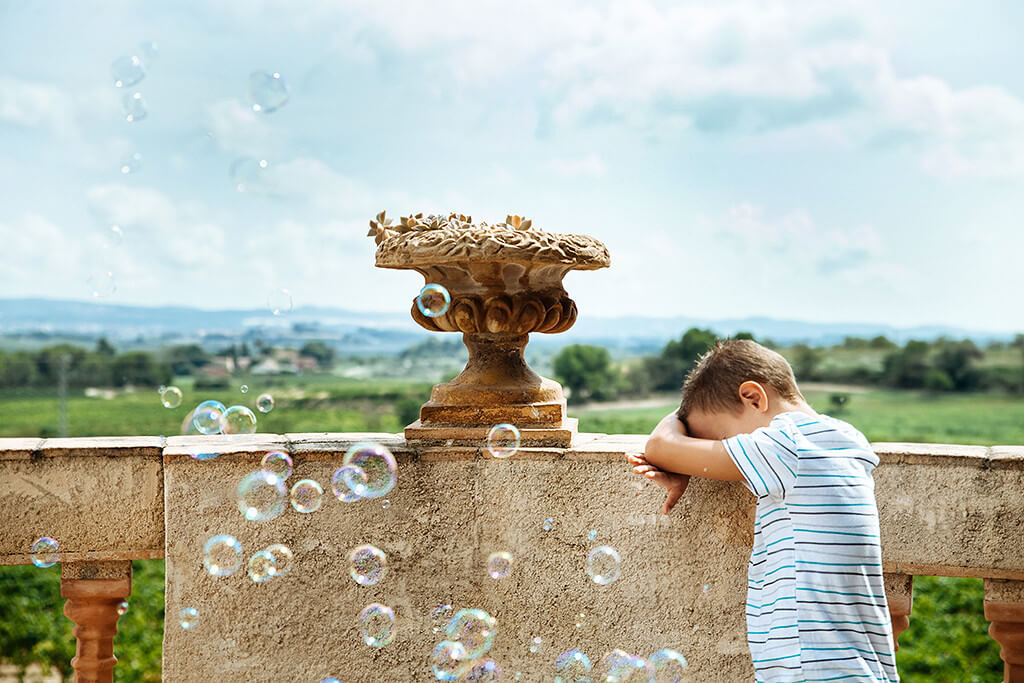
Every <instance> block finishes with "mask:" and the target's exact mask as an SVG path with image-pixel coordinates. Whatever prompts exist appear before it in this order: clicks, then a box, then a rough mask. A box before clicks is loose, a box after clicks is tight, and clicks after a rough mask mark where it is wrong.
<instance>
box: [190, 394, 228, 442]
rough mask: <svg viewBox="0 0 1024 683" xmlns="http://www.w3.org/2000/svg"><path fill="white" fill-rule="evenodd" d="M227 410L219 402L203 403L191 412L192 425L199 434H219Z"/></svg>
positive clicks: (222, 427)
mask: <svg viewBox="0 0 1024 683" xmlns="http://www.w3.org/2000/svg"><path fill="white" fill-rule="evenodd" d="M225 412H227V408H225V407H224V404H223V403H221V402H220V401H203V402H202V403H200V404H199V405H198V406H196V409H195V410H194V411H192V424H193V425H194V426H195V428H196V431H197V432H199V433H200V434H219V433H220V431H221V430H222V429H224V413H225Z"/></svg>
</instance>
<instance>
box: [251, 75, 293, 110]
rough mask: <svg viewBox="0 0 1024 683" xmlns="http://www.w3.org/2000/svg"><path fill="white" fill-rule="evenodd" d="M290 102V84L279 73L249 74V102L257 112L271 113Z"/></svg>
mask: <svg viewBox="0 0 1024 683" xmlns="http://www.w3.org/2000/svg"><path fill="white" fill-rule="evenodd" d="M287 103H288V86H287V85H286V84H285V82H284V79H283V78H281V74H279V73H267V72H266V71H253V72H252V73H251V74H249V104H250V105H251V106H252V110H253V111H255V112H262V113H264V114H269V113H271V112H274V111H277V110H278V109H280V108H281V107H283V106H284V105H285V104H287Z"/></svg>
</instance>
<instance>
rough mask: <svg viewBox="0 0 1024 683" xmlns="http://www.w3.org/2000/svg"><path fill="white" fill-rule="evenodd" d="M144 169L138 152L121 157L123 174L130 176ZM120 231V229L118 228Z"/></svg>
mask: <svg viewBox="0 0 1024 683" xmlns="http://www.w3.org/2000/svg"><path fill="white" fill-rule="evenodd" d="M141 169H142V155H141V154H139V153H138V152H126V153H125V154H123V155H121V173H122V174H124V175H130V174H132V173H138V171H139V170H141ZM118 230H120V228H118Z"/></svg>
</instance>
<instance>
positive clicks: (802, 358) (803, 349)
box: [793, 344, 821, 382]
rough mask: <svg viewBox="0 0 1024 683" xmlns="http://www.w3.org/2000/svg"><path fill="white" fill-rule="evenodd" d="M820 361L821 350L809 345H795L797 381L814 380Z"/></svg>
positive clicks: (794, 355)
mask: <svg viewBox="0 0 1024 683" xmlns="http://www.w3.org/2000/svg"><path fill="white" fill-rule="evenodd" d="M820 360H821V350H820V349H814V348H811V347H810V346H808V345H807V344H794V345H793V374H794V375H796V378H797V380H799V381H801V382H809V381H811V380H813V379H814V378H815V371H816V370H817V369H818V361H820Z"/></svg>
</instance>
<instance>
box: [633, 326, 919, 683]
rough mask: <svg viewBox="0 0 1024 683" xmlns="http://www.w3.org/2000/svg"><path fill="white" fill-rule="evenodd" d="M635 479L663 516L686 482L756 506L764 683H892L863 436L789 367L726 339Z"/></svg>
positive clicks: (753, 640)
mask: <svg viewBox="0 0 1024 683" xmlns="http://www.w3.org/2000/svg"><path fill="white" fill-rule="evenodd" d="M629 461H630V463H631V464H633V465H634V471H636V472H637V474H641V475H644V476H646V477H647V478H649V479H651V480H653V481H654V482H655V483H657V484H659V485H661V486H663V487H664V488H665V489H666V490H667V492H668V495H667V497H666V499H665V504H664V507H663V508H662V510H663V512H664V513H665V514H668V512H669V510H671V509H672V507H673V506H674V505H675V504H676V502H677V501H678V500H679V498H680V497H682V495H683V492H684V491H685V490H686V485H687V483H688V482H689V480H690V475H697V476H705V477H710V478H713V479H726V480H734V481H742V482H743V483H744V484H745V485H746V486H747V488H748V489H750V490H751V491H752V492H753V493H754V495H756V496H757V513H756V520H755V522H754V547H753V550H752V551H751V555H750V563H749V566H748V581H747V607H746V613H747V641H748V643H749V645H750V653H751V655H752V657H753V660H754V671H755V678H756V680H757V681H759V682H763V683H769V682H776V681H778V682H783V681H806V682H807V683H810V682H811V681H857V682H864V681H885V682H886V683H888V682H891V681H898V680H899V677H898V675H897V673H896V667H895V659H894V657H893V639H892V625H891V622H890V618H889V610H888V606H887V604H886V600H885V589H884V586H883V583H882V553H881V546H880V539H879V530H878V509H877V507H876V505H875V495H874V481H873V480H872V478H871V470H872V469H874V467H875V466H876V465H877V464H878V456H876V455H875V454H874V453H873V452H872V451H871V447H870V446H869V444H868V442H867V439H865V438H864V435H863V434H861V433H860V432H859V431H857V430H856V429H854V428H853V427H851V426H850V425H849V424H847V423H845V422H843V421H841V420H836V419H834V418H831V417H828V416H826V415H819V414H818V413H816V412H814V410H813V409H812V408H811V407H810V406H809V405H807V402H806V401H805V400H804V397H803V396H802V395H801V394H800V390H799V389H798V388H797V385H796V379H795V378H794V376H793V370H792V369H791V368H790V367H789V363H787V362H786V359H785V358H783V357H782V356H781V355H779V354H778V353H776V352H774V351H771V350H769V349H766V348H765V347H763V346H761V345H760V344H757V343H756V342H752V341H746V340H732V341H725V342H719V343H717V344H716V345H715V347H714V348H713V349H711V350H710V351H708V353H706V354H705V355H704V356H703V357H701V359H700V360H699V361H698V362H697V365H696V366H695V367H694V368H693V370H692V371H691V372H690V374H689V375H688V376H687V378H686V382H685V384H684V385H683V399H682V404H681V405H680V407H679V410H678V411H677V412H675V413H670V414H669V415H667V416H666V417H665V418H664V419H663V420H662V421H661V422H660V423H659V424H658V426H657V427H656V428H655V429H654V431H653V432H652V433H651V437H650V439H649V440H648V441H647V446H646V448H645V450H644V455H643V456H637V455H631V456H629Z"/></svg>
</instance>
